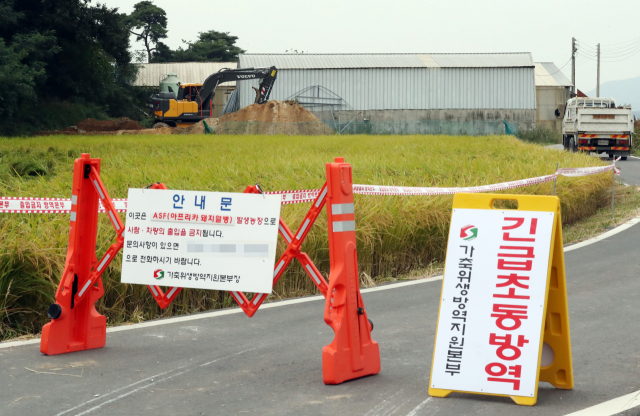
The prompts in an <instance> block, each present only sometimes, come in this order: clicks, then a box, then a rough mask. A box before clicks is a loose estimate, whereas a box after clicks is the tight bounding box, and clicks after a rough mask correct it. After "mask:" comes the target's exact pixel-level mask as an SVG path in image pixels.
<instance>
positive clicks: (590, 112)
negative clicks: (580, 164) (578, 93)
mask: <svg viewBox="0 0 640 416" xmlns="http://www.w3.org/2000/svg"><path fill="white" fill-rule="evenodd" d="M632 133H633V116H632V114H631V106H630V105H625V106H618V105H616V102H615V100H614V99H613V98H600V97H576V98H571V99H570V100H569V101H567V105H566V107H565V113H564V118H563V120H562V144H563V145H564V148H565V149H566V150H568V151H572V152H575V151H581V152H596V153H607V154H608V155H609V157H611V158H614V157H617V156H620V157H621V159H622V160H626V159H627V157H628V156H629V155H630V154H631V146H632V143H631V141H632Z"/></svg>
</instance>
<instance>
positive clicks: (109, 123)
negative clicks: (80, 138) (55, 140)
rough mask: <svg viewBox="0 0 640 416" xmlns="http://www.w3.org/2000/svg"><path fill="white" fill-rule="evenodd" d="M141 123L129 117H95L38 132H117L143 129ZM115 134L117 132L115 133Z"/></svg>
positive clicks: (51, 133) (44, 133)
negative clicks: (113, 118)
mask: <svg viewBox="0 0 640 416" xmlns="http://www.w3.org/2000/svg"><path fill="white" fill-rule="evenodd" d="M142 129H144V127H142V126H141V125H140V124H138V122H137V121H133V120H131V119H130V118H127V117H120V118H117V119H115V120H95V119H93V118H86V119H84V120H82V121H80V122H78V124H76V125H75V126H70V127H67V128H65V129H62V130H55V131H40V132H37V133H36V135H37V136H51V135H55V134H68V135H77V134H87V133H89V134H91V133H96V132H97V133H98V134H100V132H116V131H120V130H142ZM114 134H115V133H114Z"/></svg>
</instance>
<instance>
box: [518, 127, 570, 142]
mask: <svg viewBox="0 0 640 416" xmlns="http://www.w3.org/2000/svg"><path fill="white" fill-rule="evenodd" d="M518 138H519V139H521V140H524V141H525V142H528V143H535V144H542V145H549V144H558V143H562V133H561V132H559V131H557V130H554V129H549V128H545V127H536V128H533V129H531V130H524V131H519V132H518Z"/></svg>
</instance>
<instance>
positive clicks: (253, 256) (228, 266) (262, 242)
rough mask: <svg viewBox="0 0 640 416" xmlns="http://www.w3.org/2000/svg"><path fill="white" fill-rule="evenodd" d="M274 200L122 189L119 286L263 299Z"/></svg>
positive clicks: (276, 210) (267, 288) (274, 233)
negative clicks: (123, 207) (246, 294)
mask: <svg viewBox="0 0 640 416" xmlns="http://www.w3.org/2000/svg"><path fill="white" fill-rule="evenodd" d="M280 207H281V203H280V197H279V196H278V195H260V194H243V193H224V192H199V191H175V190H164V189H129V199H128V212H127V217H126V223H125V241H124V249H123V259H122V282H123V283H135V284H143V285H158V286H178V287H189V288H198V289H214V290H227V291H232V290H233V291H247V292H255V293H270V292H271V290H272V285H273V266H274V263H275V255H276V243H277V239H278V225H279V220H280Z"/></svg>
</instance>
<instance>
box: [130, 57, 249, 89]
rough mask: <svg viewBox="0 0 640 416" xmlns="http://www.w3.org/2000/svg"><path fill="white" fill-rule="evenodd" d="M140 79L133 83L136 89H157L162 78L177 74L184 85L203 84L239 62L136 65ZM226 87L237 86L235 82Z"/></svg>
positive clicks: (236, 65) (227, 83)
mask: <svg viewBox="0 0 640 416" xmlns="http://www.w3.org/2000/svg"><path fill="white" fill-rule="evenodd" d="M136 65H138V68H139V69H138V77H137V78H136V81H135V82H134V83H133V85H134V86H136V87H157V86H159V85H160V76H161V75H166V74H168V73H170V72H175V73H176V75H177V76H178V78H180V80H181V81H182V82H183V83H185V84H186V83H202V82H204V80H205V79H207V77H208V76H209V75H211V74H214V73H216V72H218V71H220V70H221V69H222V68H237V67H238V63H237V62H170V63H162V64H136ZM224 85H236V83H235V81H232V82H225V83H224Z"/></svg>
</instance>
